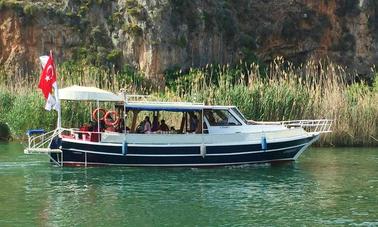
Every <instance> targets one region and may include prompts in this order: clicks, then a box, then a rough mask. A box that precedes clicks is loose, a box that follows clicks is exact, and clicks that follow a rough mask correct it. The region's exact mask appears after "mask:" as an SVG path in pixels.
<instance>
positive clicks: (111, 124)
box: [104, 110, 119, 126]
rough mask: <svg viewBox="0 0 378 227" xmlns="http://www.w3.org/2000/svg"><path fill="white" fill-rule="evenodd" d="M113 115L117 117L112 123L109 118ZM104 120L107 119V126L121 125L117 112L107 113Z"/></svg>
mask: <svg viewBox="0 0 378 227" xmlns="http://www.w3.org/2000/svg"><path fill="white" fill-rule="evenodd" d="M111 114H113V115H114V117H115V120H113V121H111V120H110V119H108V117H110V115H111ZM104 119H105V124H106V125H107V126H116V125H118V123H119V116H118V113H117V112H116V111H114V110H110V111H108V112H106V114H105V116H104Z"/></svg>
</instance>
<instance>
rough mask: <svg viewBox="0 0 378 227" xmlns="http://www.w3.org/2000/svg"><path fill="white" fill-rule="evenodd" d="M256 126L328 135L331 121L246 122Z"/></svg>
mask: <svg viewBox="0 0 378 227" xmlns="http://www.w3.org/2000/svg"><path fill="white" fill-rule="evenodd" d="M248 122H249V123H251V124H257V125H283V126H285V127H287V128H299V127H300V128H303V129H304V130H305V131H307V132H308V133H329V132H332V130H331V127H332V123H333V120H330V119H319V120H291V121H248Z"/></svg>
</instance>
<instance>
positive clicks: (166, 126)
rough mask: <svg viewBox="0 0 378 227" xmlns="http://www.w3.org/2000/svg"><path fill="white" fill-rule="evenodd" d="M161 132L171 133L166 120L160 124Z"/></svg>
mask: <svg viewBox="0 0 378 227" xmlns="http://www.w3.org/2000/svg"><path fill="white" fill-rule="evenodd" d="M159 130H160V131H162V132H167V131H169V127H168V125H167V124H166V123H165V120H161V123H160V126H159Z"/></svg>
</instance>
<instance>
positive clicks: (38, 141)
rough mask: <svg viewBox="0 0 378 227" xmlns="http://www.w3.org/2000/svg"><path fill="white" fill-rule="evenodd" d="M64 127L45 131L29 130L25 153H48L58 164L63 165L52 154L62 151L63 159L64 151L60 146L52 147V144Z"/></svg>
mask: <svg viewBox="0 0 378 227" xmlns="http://www.w3.org/2000/svg"><path fill="white" fill-rule="evenodd" d="M62 130H63V129H55V130H52V131H49V132H45V131H44V130H43V129H37V130H35V129H33V130H28V132H27V136H28V146H27V147H26V148H25V149H24V153H25V154H48V155H49V157H50V159H51V160H52V161H53V162H54V163H55V164H57V165H61V164H60V162H57V161H56V160H54V159H53V158H52V157H51V156H50V154H51V153H60V154H61V159H62V151H61V149H60V148H59V147H57V148H51V144H52V142H53V140H54V138H57V136H58V135H60V133H61V132H62Z"/></svg>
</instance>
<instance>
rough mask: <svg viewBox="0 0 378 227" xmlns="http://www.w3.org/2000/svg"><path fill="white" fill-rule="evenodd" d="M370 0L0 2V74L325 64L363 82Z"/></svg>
mask: <svg viewBox="0 0 378 227" xmlns="http://www.w3.org/2000/svg"><path fill="white" fill-rule="evenodd" d="M377 36H378V3H376V1H375V0H284V1H281V0H269V1H267V0H254V1H251V0H237V1H226V0H208V1H202V0H118V1H110V0H81V1H74V0H60V1H59V0H55V1H52V0H40V1H33V3H30V2H29V1H17V2H14V1H10V0H0V65H2V66H3V67H4V68H5V69H6V70H7V71H8V72H13V73H15V74H20V75H23V74H26V73H28V72H30V71H31V70H36V69H38V67H39V66H38V61H37V59H38V56H39V55H41V54H44V53H47V52H48V50H49V49H53V50H54V51H55V53H56V57H57V61H58V62H63V61H68V60H81V61H86V62H87V63H91V64H99V65H110V64H114V65H116V66H118V67H122V66H123V65H125V64H127V65H130V66H132V67H134V68H136V69H138V70H141V71H143V72H144V73H145V75H146V76H147V77H150V78H152V79H158V80H159V81H161V80H160V79H161V78H163V75H164V72H165V71H166V70H167V69H172V68H181V69H187V68H190V67H199V66H204V65H206V64H210V63H219V64H232V63H235V62H239V61H240V60H247V61H253V60H256V59H260V60H262V61H269V60H271V59H273V58H274V57H276V56H284V57H286V58H287V59H289V60H292V61H293V62H294V63H301V62H304V61H306V60H307V59H309V58H314V59H321V58H330V59H331V60H332V61H334V62H336V63H339V64H342V65H345V66H347V67H348V68H349V69H350V70H351V71H356V72H357V73H358V74H360V75H361V76H363V77H369V73H370V72H371V66H372V65H374V64H377V63H378V54H377V53H378V52H377V40H378V39H377Z"/></svg>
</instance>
